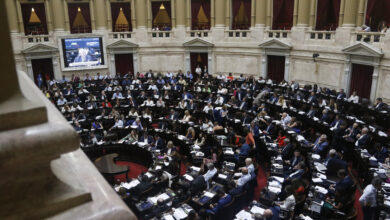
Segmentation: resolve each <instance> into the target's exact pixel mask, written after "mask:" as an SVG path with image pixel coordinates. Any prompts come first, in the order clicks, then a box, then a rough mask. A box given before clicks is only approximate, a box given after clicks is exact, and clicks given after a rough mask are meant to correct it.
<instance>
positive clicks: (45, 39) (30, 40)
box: [22, 34, 52, 44]
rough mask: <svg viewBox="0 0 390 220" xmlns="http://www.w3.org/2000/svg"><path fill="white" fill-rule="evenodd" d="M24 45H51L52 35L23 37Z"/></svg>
mask: <svg viewBox="0 0 390 220" xmlns="http://www.w3.org/2000/svg"><path fill="white" fill-rule="evenodd" d="M22 38H23V43H27V44H33V43H49V42H52V37H51V36H50V35H47V34H45V35H27V36H23V37H22Z"/></svg>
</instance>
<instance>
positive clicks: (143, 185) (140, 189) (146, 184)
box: [130, 174, 153, 196]
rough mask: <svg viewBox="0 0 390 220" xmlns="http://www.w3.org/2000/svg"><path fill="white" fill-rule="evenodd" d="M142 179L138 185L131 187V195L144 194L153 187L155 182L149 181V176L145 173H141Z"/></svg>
mask: <svg viewBox="0 0 390 220" xmlns="http://www.w3.org/2000/svg"><path fill="white" fill-rule="evenodd" d="M140 180H141V181H140V183H139V184H138V185H137V186H135V187H133V188H131V189H130V195H131V196H140V195H143V194H144V193H147V192H148V191H149V190H151V189H152V188H153V184H152V183H151V182H150V181H149V178H148V176H146V175H145V174H143V175H141V177H140Z"/></svg>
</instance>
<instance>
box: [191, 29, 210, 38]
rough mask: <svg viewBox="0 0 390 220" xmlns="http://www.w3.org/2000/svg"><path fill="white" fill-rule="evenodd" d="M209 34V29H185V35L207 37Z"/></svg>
mask: <svg viewBox="0 0 390 220" xmlns="http://www.w3.org/2000/svg"><path fill="white" fill-rule="evenodd" d="M210 34H211V31H210V30H190V31H187V37H198V38H204V37H209V36H210Z"/></svg>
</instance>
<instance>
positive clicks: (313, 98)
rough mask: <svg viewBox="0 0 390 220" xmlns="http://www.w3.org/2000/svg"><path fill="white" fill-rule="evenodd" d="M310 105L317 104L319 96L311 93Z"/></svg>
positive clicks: (308, 100)
mask: <svg viewBox="0 0 390 220" xmlns="http://www.w3.org/2000/svg"><path fill="white" fill-rule="evenodd" d="M307 102H308V103H314V104H317V96H316V93H315V92H311V93H310V96H309V98H308V99H307Z"/></svg>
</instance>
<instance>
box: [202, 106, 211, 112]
mask: <svg viewBox="0 0 390 220" xmlns="http://www.w3.org/2000/svg"><path fill="white" fill-rule="evenodd" d="M209 110H213V107H212V106H211V107H209V106H208V105H206V106H205V107H204V108H203V112H205V113H209Z"/></svg>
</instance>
